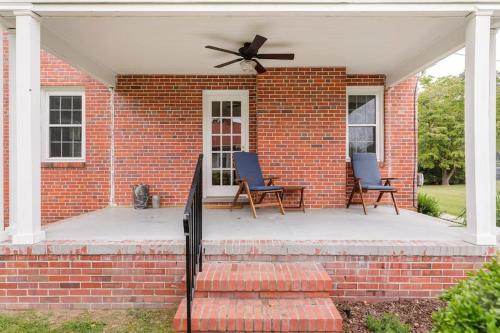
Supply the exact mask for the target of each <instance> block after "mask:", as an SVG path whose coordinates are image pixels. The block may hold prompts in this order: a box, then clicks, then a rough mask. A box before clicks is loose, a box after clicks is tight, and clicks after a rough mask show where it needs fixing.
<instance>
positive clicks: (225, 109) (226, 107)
mask: <svg viewBox="0 0 500 333" xmlns="http://www.w3.org/2000/svg"><path fill="white" fill-rule="evenodd" d="M222 116H223V117H231V102H222Z"/></svg>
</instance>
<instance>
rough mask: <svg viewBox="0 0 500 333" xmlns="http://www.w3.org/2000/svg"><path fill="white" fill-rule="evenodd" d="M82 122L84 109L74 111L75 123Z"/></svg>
mask: <svg viewBox="0 0 500 333" xmlns="http://www.w3.org/2000/svg"><path fill="white" fill-rule="evenodd" d="M81 123H82V111H73V124H81Z"/></svg>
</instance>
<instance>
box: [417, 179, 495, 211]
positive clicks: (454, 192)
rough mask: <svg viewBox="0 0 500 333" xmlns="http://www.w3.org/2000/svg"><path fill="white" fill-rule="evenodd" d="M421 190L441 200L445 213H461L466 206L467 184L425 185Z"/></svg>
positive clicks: (440, 204) (441, 206)
mask: <svg viewBox="0 0 500 333" xmlns="http://www.w3.org/2000/svg"><path fill="white" fill-rule="evenodd" d="M498 190H500V181H497V191H498ZM418 191H419V192H422V193H425V194H427V195H429V196H431V197H434V198H435V199H436V200H437V201H438V202H439V207H440V208H441V210H442V211H443V213H448V214H451V215H455V216H458V215H460V214H461V213H462V212H463V210H464V208H465V185H463V184H462V185H450V186H442V185H425V186H423V187H420V188H419V190H418Z"/></svg>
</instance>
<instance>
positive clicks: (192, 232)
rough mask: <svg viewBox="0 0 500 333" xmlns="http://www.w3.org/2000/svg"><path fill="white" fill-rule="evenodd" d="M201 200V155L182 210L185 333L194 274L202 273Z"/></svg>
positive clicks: (194, 284)
mask: <svg viewBox="0 0 500 333" xmlns="http://www.w3.org/2000/svg"><path fill="white" fill-rule="evenodd" d="M202 199H203V154H200V156H199V157H198V162H197V163H196V169H195V171H194V176H193V181H192V183H191V189H190V190H189V196H188V199H187V202H186V208H185V209H184V219H183V221H182V222H183V225H184V235H185V236H186V311H187V318H186V319H187V332H189V333H190V332H191V307H192V304H193V295H194V290H195V288H196V274H197V273H198V272H201V271H202V268H203V259H202V257H203V254H202V248H201V238H202V224H203V223H202V208H203V206H202Z"/></svg>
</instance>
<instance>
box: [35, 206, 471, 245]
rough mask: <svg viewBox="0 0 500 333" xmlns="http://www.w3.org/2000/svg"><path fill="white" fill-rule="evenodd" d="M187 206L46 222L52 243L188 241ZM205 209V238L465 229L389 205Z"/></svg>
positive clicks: (451, 233) (449, 234) (414, 236)
mask: <svg viewBox="0 0 500 333" xmlns="http://www.w3.org/2000/svg"><path fill="white" fill-rule="evenodd" d="M182 213H183V209H182V208H161V209H147V210H134V209H132V208H105V209H102V210H98V211H95V212H91V213H87V214H84V215H80V216H77V217H74V218H70V219H67V220H64V221H61V222H57V223H54V224H50V225H47V226H46V227H45V230H46V233H47V241H53V240H74V241H82V240H85V241H89V240H90V241H143V240H148V241H149V240H183V239H184V235H183V230H182ZM258 214H259V216H258V218H257V219H254V218H253V217H252V215H251V212H250V210H249V209H247V208H244V209H236V210H233V211H230V210H227V209H206V208H205V209H204V215H203V228H204V229H203V239H204V240H290V241H302V240H306V241H307V240H396V241H413V240H430V241H457V240H458V241H460V240H462V239H464V232H465V228H462V227H457V226H456V225H455V224H452V223H449V222H446V221H444V220H440V219H436V218H432V217H429V216H426V215H422V214H418V213H415V212H411V211H408V210H402V211H401V215H399V216H398V215H395V213H394V210H393V209H392V208H389V207H379V208H377V209H370V211H369V215H367V216H365V215H363V213H362V210H361V208H360V207H352V208H350V209H310V210H307V211H306V213H305V214H304V213H302V212H287V214H286V215H284V216H282V215H280V214H279V213H278V212H277V211H276V210H274V209H261V210H259V211H258Z"/></svg>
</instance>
